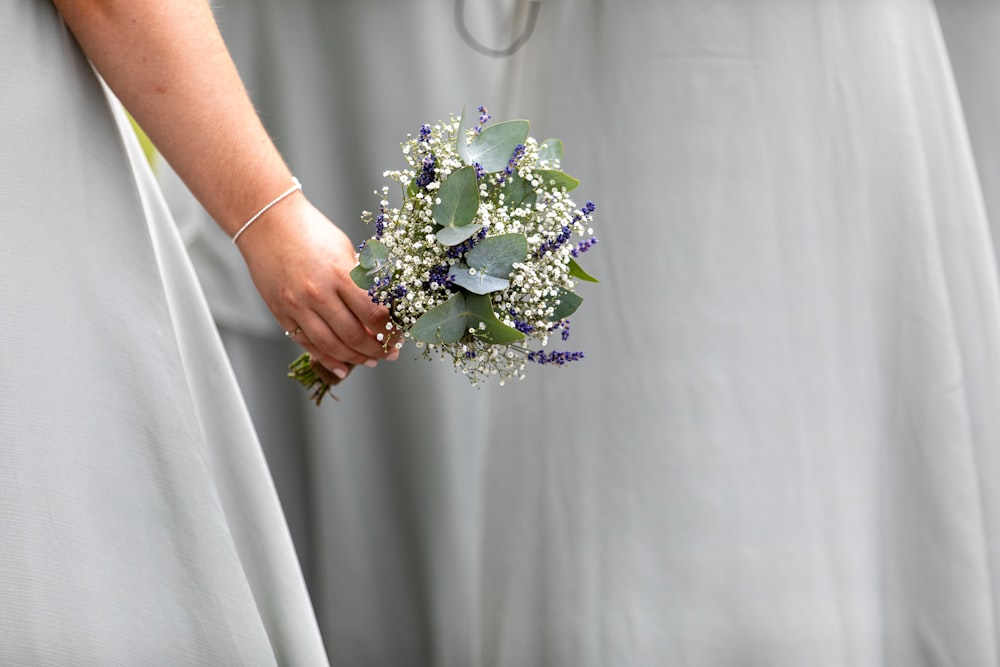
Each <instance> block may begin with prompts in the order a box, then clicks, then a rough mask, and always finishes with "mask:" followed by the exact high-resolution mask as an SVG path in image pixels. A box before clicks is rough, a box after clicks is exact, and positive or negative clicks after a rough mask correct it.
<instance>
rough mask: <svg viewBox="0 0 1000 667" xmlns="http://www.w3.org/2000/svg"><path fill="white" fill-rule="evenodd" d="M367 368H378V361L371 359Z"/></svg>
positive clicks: (366, 363)
mask: <svg viewBox="0 0 1000 667" xmlns="http://www.w3.org/2000/svg"><path fill="white" fill-rule="evenodd" d="M365 366H367V367H368V368H375V367H376V366H378V360H376V359H369V360H368V361H366V362H365Z"/></svg>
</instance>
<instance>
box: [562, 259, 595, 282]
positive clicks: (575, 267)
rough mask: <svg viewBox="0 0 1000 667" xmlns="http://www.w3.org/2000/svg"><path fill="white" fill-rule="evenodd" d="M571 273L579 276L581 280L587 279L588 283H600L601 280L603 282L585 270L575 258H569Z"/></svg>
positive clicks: (576, 276) (575, 276)
mask: <svg viewBox="0 0 1000 667" xmlns="http://www.w3.org/2000/svg"><path fill="white" fill-rule="evenodd" d="M569 275H571V276H573V277H574V278H579V279H580V280H585V281H587V282H588V283H599V282H601V281H600V280H598V279H597V278H595V277H594V276H592V275H590V274H589V273H587V272H586V271H584V270H583V267H581V266H580V265H579V264H577V263H576V260H575V259H570V260H569Z"/></svg>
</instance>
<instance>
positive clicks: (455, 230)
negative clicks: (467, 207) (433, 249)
mask: <svg viewBox="0 0 1000 667" xmlns="http://www.w3.org/2000/svg"><path fill="white" fill-rule="evenodd" d="M482 228H483V226H482V225H478V224H477V225H466V226H465V227H444V228H442V229H439V230H438V231H437V234H436V236H437V240H438V243H440V244H441V245H447V246H453V245H458V244H459V243H461V242H462V241H465V240H467V239H469V238H472V237H473V236H475V234H476V233H477V232H478V231H479V230H480V229H482Z"/></svg>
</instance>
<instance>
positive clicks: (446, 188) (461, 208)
mask: <svg viewBox="0 0 1000 667" xmlns="http://www.w3.org/2000/svg"><path fill="white" fill-rule="evenodd" d="M437 197H438V199H440V202H439V203H436V204H434V206H433V207H432V208H431V214H432V215H433V216H434V222H435V223H437V224H438V225H440V226H441V227H444V228H449V229H454V228H458V227H467V226H469V225H470V223H472V221H473V220H475V219H476V213H477V212H478V211H479V184H478V183H477V182H476V170H475V168H473V167H462V168H461V169H459V170H457V171H453V172H452V173H451V174H449V175H448V178H446V179H445V180H444V182H443V183H442V184H441V188H440V189H439V190H438V192H437ZM474 232H475V230H473V232H472V233H474ZM469 236H471V233H470V234H468V235H466V237H465V238H468V237H469ZM439 240H440V237H439ZM462 240H464V239H462ZM442 243H445V242H444V241H442ZM455 243H461V241H456V242H454V243H445V245H454V244H455Z"/></svg>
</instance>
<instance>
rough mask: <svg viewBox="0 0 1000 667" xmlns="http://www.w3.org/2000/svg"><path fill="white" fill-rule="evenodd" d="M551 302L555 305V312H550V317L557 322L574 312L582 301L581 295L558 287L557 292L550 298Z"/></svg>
mask: <svg viewBox="0 0 1000 667" xmlns="http://www.w3.org/2000/svg"><path fill="white" fill-rule="evenodd" d="M551 302H552V304H553V305H554V306H555V312H553V313H552V318H551V319H552V321H553V322H558V321H559V320H564V319H566V318H567V317H569V316H570V315H572V314H573V313H575V312H576V309H577V308H579V307H580V304H581V303H583V297H581V296H578V295H577V294H576V293H575V292H570V291H569V290H568V289H565V288H562V287H560V288H559V294H558V295H557V296H555V297H554V298H552V300H551Z"/></svg>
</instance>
